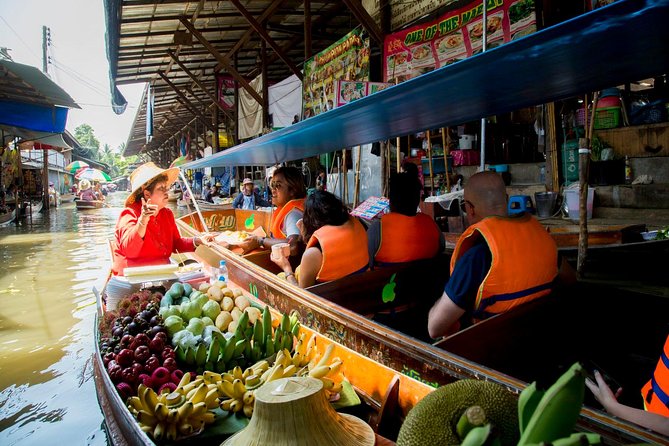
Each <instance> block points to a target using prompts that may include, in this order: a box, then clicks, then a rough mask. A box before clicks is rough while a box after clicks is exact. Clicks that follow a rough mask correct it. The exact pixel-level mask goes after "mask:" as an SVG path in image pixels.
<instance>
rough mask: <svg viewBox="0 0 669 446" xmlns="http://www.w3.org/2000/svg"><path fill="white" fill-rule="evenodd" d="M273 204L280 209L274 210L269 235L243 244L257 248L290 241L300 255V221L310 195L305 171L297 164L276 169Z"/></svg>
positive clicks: (252, 237) (292, 252)
mask: <svg viewBox="0 0 669 446" xmlns="http://www.w3.org/2000/svg"><path fill="white" fill-rule="evenodd" d="M269 186H270V188H271V189H272V204H273V205H274V206H276V209H275V210H274V212H273V213H272V220H271V224H270V235H269V237H259V236H251V237H248V238H247V239H246V240H244V241H243V242H242V243H240V244H239V246H240V247H241V248H243V249H244V251H252V250H254V249H257V248H268V249H269V248H271V246H272V245H274V244H276V243H289V244H290V255H291V256H296V255H299V254H300V251H301V237H300V230H299V229H298V227H297V221H298V220H300V219H301V218H302V214H303V213H304V197H306V196H307V191H306V188H305V187H304V181H303V179H302V173H301V172H300V171H299V170H298V169H297V168H295V167H279V168H277V169H276V170H275V171H274V175H273V176H272V181H271V183H270V185H269Z"/></svg>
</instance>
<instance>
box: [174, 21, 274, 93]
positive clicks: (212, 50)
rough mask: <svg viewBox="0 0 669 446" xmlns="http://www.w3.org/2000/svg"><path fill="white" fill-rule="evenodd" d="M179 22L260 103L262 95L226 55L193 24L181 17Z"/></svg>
mask: <svg viewBox="0 0 669 446" xmlns="http://www.w3.org/2000/svg"><path fill="white" fill-rule="evenodd" d="M181 23H183V25H184V26H185V27H186V29H188V31H190V32H191V33H192V34H193V35H194V36H195V38H196V39H197V40H199V41H200V43H201V44H202V45H204V47H205V48H207V50H209V52H210V53H211V54H212V55H213V56H214V57H215V58H216V60H218V62H219V63H221V64H223V66H224V67H225V69H226V71H227V72H228V73H230V74H231V75H232V77H233V78H234V79H235V80H236V81H237V82H239V84H240V85H241V86H242V87H244V90H246V91H247V92H248V93H249V94H250V95H251V97H253V99H255V100H256V101H257V102H258V104H260V105H262V103H263V100H262V97H260V95H259V94H258V92H256V91H255V90H254V89H253V87H251V85H250V84H249V83H248V82H247V81H246V79H244V77H243V76H242V75H241V74H239V72H238V71H237V70H236V69H235V67H233V66H232V63H231V62H230V60H229V59H228V58H227V57H226V56H224V55H222V54H221V53H219V52H218V50H217V49H216V48H215V47H214V46H213V45H212V44H210V43H209V42H208V41H207V39H205V37H204V36H203V35H202V34H201V33H200V32H199V31H198V30H197V29H195V27H194V26H193V24H192V23H190V22H189V21H188V20H187V19H186V18H184V17H182V18H181Z"/></svg>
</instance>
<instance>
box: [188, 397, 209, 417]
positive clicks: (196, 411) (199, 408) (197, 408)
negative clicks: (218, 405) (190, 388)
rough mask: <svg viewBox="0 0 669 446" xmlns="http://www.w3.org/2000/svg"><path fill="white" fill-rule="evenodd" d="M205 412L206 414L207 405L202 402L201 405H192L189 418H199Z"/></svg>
mask: <svg viewBox="0 0 669 446" xmlns="http://www.w3.org/2000/svg"><path fill="white" fill-rule="evenodd" d="M205 412H207V405H206V404H205V403H204V401H202V402H201V403H197V404H193V412H191V415H190V416H191V418H192V417H196V418H197V417H200V416H202V415H203V414H204V413H205Z"/></svg>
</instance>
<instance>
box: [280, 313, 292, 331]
mask: <svg viewBox="0 0 669 446" xmlns="http://www.w3.org/2000/svg"><path fill="white" fill-rule="evenodd" d="M280 327H281V330H283V331H290V317H289V316H288V315H287V314H285V313H284V314H283V316H282V317H281V325H280Z"/></svg>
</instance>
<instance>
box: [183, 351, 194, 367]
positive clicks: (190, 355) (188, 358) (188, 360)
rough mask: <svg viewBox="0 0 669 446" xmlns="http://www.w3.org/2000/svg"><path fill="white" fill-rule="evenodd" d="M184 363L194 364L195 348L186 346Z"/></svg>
mask: <svg viewBox="0 0 669 446" xmlns="http://www.w3.org/2000/svg"><path fill="white" fill-rule="evenodd" d="M185 362H186V364H190V365H193V364H195V349H194V348H193V347H186V361H185Z"/></svg>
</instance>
